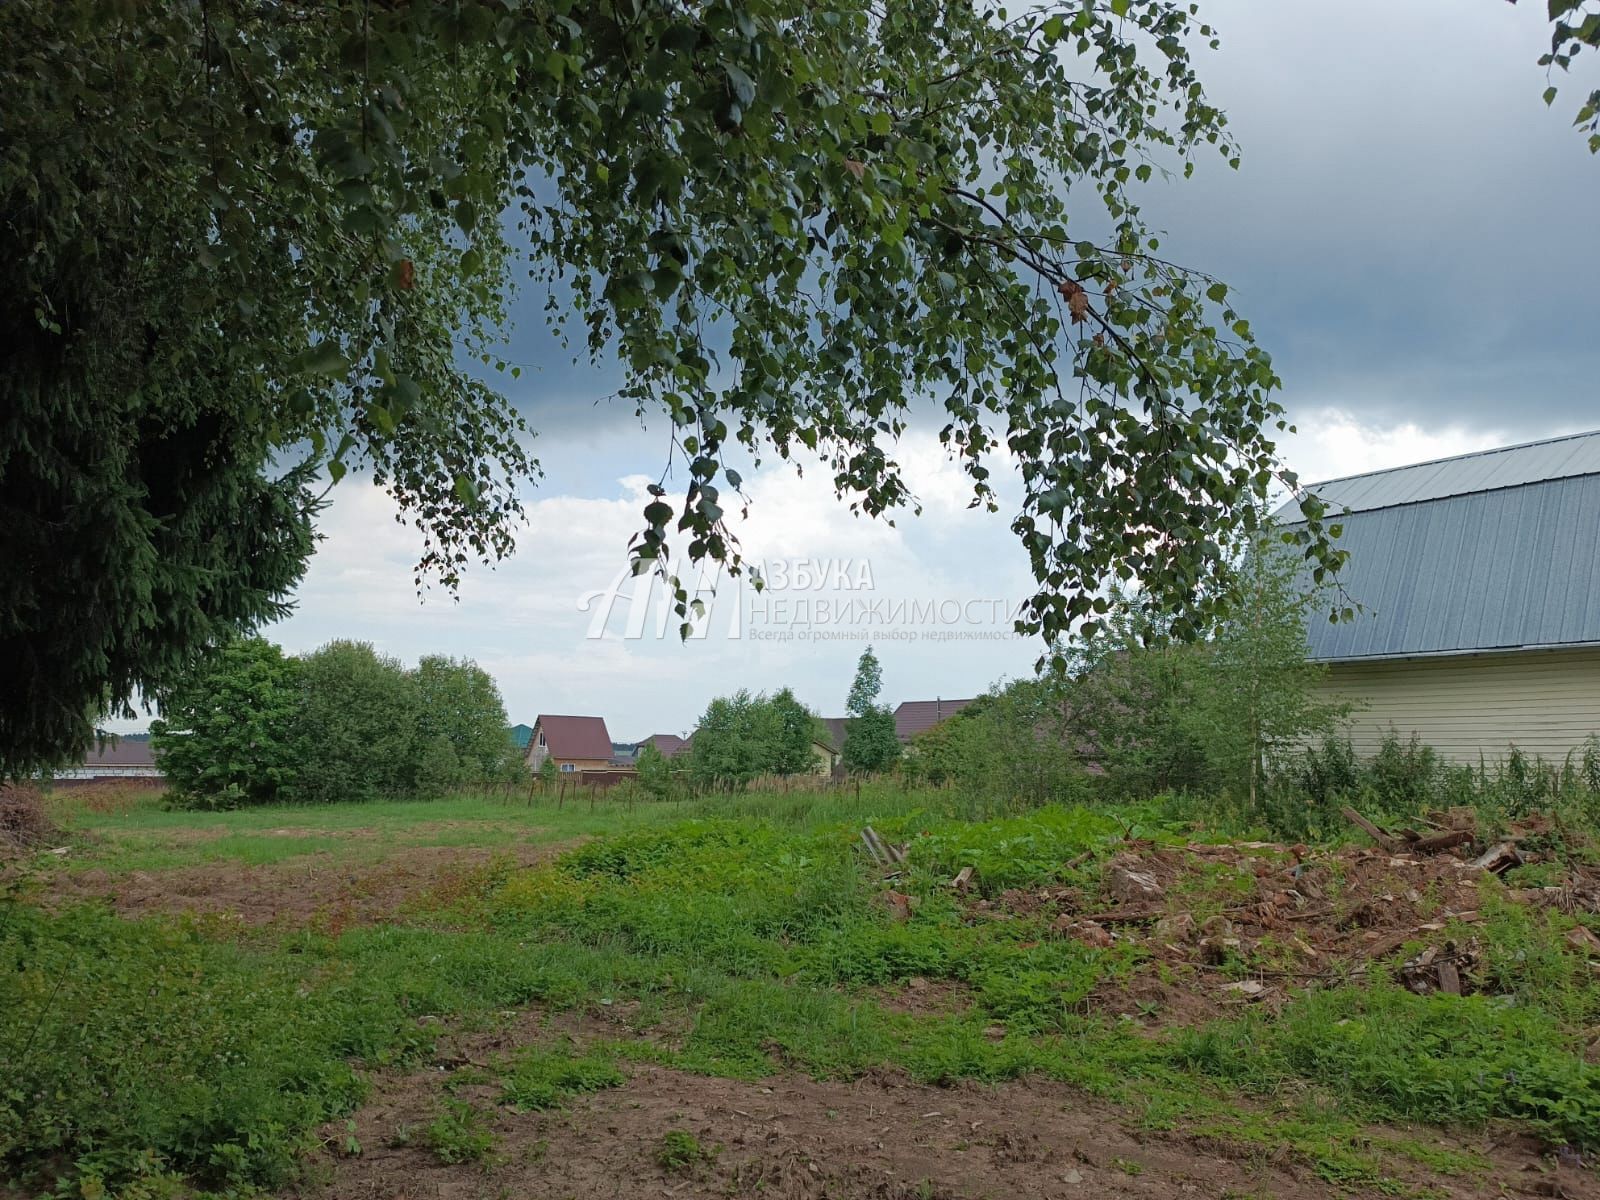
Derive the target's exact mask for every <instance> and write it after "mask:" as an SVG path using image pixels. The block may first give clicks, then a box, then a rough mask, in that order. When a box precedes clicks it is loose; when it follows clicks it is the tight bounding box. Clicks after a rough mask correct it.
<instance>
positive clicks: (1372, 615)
mask: <svg viewBox="0 0 1600 1200" xmlns="http://www.w3.org/2000/svg"><path fill="white" fill-rule="evenodd" d="M1596 442H1597V443H1600V437H1597V438H1596ZM1585 449H1587V447H1585ZM1411 469H1412V468H1401V470H1402V471H1408V470H1411ZM1569 469H1570V468H1569ZM1496 474H1498V472H1497V473H1496ZM1518 474H1525V473H1524V472H1519V473H1518ZM1482 486H1485V487H1489V488H1493V489H1494V490H1487V491H1484V490H1480V491H1472V492H1467V493H1465V494H1453V495H1443V496H1440V497H1438V498H1436V499H1426V500H1402V501H1398V502H1395V503H1392V504H1391V505H1390V506H1389V507H1381V508H1372V509H1368V510H1367V511H1358V512H1354V513H1352V514H1350V515H1348V516H1345V517H1342V518H1334V519H1336V520H1340V521H1341V522H1342V524H1343V525H1344V534H1343V536H1342V537H1341V538H1340V539H1339V541H1338V545H1339V546H1340V548H1342V549H1344V550H1347V551H1348V552H1349V554H1350V558H1349V561H1348V562H1347V563H1346V565H1345V568H1344V570H1343V571H1341V572H1340V577H1339V582H1340V585H1341V586H1342V587H1343V589H1344V591H1345V593H1346V594H1347V595H1348V597H1349V599H1350V600H1351V601H1353V602H1355V603H1357V604H1360V605H1363V606H1364V607H1365V609H1366V611H1365V612H1361V613H1358V614H1357V615H1356V618H1355V620H1353V621H1345V622H1340V623H1339V624H1331V623H1329V622H1327V621H1325V620H1320V619H1313V620H1312V621H1311V622H1310V628H1309V629H1308V631H1307V632H1308V637H1309V641H1310V648H1311V657H1312V658H1314V659H1318V660H1322V661H1329V660H1340V659H1363V658H1404V657H1410V656H1414V655H1429V654H1464V653H1473V652H1477V651H1489V650H1513V649H1530V648H1534V647H1555V646H1572V645H1588V644H1600V474H1581V475H1568V476H1566V477H1563V478H1554V479H1547V480H1543V481H1540V482H1520V483H1517V484H1513V485H1511V486H1506V485H1505V484H1504V483H1503V482H1491V480H1490V479H1487V478H1486V479H1484V480H1483V481H1482ZM1313 490H1318V491H1320V489H1319V488H1314V489H1313ZM1336 507H1337V506H1335V508H1336Z"/></svg>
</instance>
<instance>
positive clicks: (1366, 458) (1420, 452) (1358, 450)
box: [1279, 408, 1516, 483]
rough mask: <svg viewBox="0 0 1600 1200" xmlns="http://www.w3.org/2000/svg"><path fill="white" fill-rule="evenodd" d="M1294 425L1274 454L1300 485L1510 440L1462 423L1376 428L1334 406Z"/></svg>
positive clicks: (1410, 423) (1411, 423) (1412, 423)
mask: <svg viewBox="0 0 1600 1200" xmlns="http://www.w3.org/2000/svg"><path fill="white" fill-rule="evenodd" d="M1296 427H1297V429H1298V432H1297V433H1294V434H1291V435H1289V436H1288V437H1286V438H1285V439H1284V440H1283V441H1282V442H1281V443H1280V444H1279V451H1280V453H1281V454H1282V455H1283V457H1284V460H1285V461H1286V462H1287V463H1288V465H1289V466H1290V467H1292V468H1293V469H1294V470H1295V471H1296V473H1298V475H1299V476H1300V479H1301V481H1302V482H1303V483H1316V482H1319V481H1321V480H1325V479H1339V478H1342V477H1344V476H1346V475H1360V474H1363V473H1364V472H1367V471H1382V470H1386V469H1388V468H1390V467H1401V466H1405V465H1406V464H1408V463H1418V462H1427V461H1429V460H1430V459H1435V458H1448V457H1450V456H1451V455H1454V454H1471V453H1472V452H1473V451H1476V450H1488V449H1492V448H1493V447H1495V446H1504V445H1507V444H1508V443H1511V442H1514V441H1515V440H1516V439H1515V438H1514V437H1511V436H1508V435H1507V434H1506V433H1504V432H1502V431H1500V430H1495V429H1481V428H1479V429H1474V428H1469V427H1467V426H1464V425H1437V426H1434V427H1432V428H1424V427H1423V426H1421V425H1419V424H1417V423H1416V422H1415V421H1396V422H1395V423H1394V424H1392V425H1382V424H1379V423H1377V422H1375V421H1371V420H1365V421H1364V420H1360V419H1358V418H1357V417H1355V416H1353V415H1351V414H1350V413H1348V412H1346V411H1344V410H1342V409H1338V408H1321V409H1315V410H1313V411H1311V412H1310V413H1308V414H1306V415H1305V416H1303V417H1301V418H1300V420H1299V421H1298V422H1297V423H1296Z"/></svg>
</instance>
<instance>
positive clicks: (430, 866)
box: [41, 841, 578, 930]
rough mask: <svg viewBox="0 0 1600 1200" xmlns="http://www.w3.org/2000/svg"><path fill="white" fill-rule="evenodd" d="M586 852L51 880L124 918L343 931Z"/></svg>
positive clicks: (427, 856) (51, 885)
mask: <svg viewBox="0 0 1600 1200" xmlns="http://www.w3.org/2000/svg"><path fill="white" fill-rule="evenodd" d="M577 844H578V843H577V842H575V841H568V842H560V843H547V844H544V845H528V844H526V843H521V844H517V843H511V844H507V845H505V846H503V847H500V848H497V849H488V848H484V847H467V846H402V847H395V848H394V849H393V850H392V851H391V852H390V853H388V854H386V855H385V856H383V857H382V858H381V859H379V860H378V861H375V862H361V863H351V862H341V861H340V860H339V859H337V858H336V857H334V856H333V855H329V854H315V855H308V856H306V857H304V858H298V859H292V860H290V861H287V862H282V863H274V864H271V865H268V866H249V865H246V864H243V863H207V864H205V865H203V866H193V867H178V868H175V869H173V870H168V871H104V870H100V869H98V868H87V869H82V870H73V871H59V872H55V873H52V874H51V875H49V876H48V877H46V878H45V879H43V880H41V883H42V885H43V887H44V894H45V896H46V898H47V899H52V900H57V901H66V900H85V899H91V898H104V899H106V900H109V901H110V902H111V904H112V905H113V907H115V909H116V910H117V912H118V913H120V914H122V915H123V916H142V915H144V914H147V913H211V914H218V915H223V916H232V917H236V918H238V919H239V920H242V921H244V922H245V923H247V924H251V925H266V924H271V923H274V922H281V923H286V924H293V925H318V926H319V927H324V928H331V929H334V930H337V929H339V928H343V927H345V926H349V925H359V924H371V923H373V922H376V921H381V920H384V919H387V918H389V917H392V916H394V915H395V914H396V913H398V912H399V911H400V910H401V909H403V908H404V907H405V906H406V904H408V903H410V902H413V901H415V900H418V899H420V898H422V897H425V896H429V895H438V894H439V893H441V892H445V891H448V890H450V889H452V888H459V887H461V886H463V884H464V883H465V882H466V881H467V880H469V879H470V878H471V877H472V876H473V874H474V873H476V872H478V871H481V870H483V869H484V868H485V867H486V866H488V864H489V863H491V862H492V861H494V860H495V859H510V860H512V861H514V862H515V863H516V865H517V866H519V867H526V866H531V865H533V864H535V863H539V862H544V861H546V860H548V859H550V858H553V857H555V856H556V855H558V854H561V853H563V852H564V851H566V850H569V849H571V848H572V847H573V846H575V845H577Z"/></svg>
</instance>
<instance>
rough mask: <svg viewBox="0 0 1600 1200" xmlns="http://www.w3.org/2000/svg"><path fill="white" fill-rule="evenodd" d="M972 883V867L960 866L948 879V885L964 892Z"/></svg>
mask: <svg viewBox="0 0 1600 1200" xmlns="http://www.w3.org/2000/svg"><path fill="white" fill-rule="evenodd" d="M971 885H972V868H971V867H962V868H961V870H959V871H957V872H956V877H955V878H954V879H952V880H951V881H950V886H951V887H953V888H955V890H956V891H958V892H964V891H966V890H967V888H969V887H970V886H971Z"/></svg>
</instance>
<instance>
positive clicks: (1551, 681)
mask: <svg viewBox="0 0 1600 1200" xmlns="http://www.w3.org/2000/svg"><path fill="white" fill-rule="evenodd" d="M1323 690H1324V693H1325V694H1326V695H1328V696H1330V697H1333V698H1337V699H1341V700H1348V701H1352V702H1354V703H1356V704H1357V705H1358V707H1357V709H1356V710H1355V711H1354V712H1352V714H1351V716H1350V719H1349V725H1348V728H1349V734H1350V740H1351V742H1352V744H1353V745H1354V746H1355V749H1356V752H1357V753H1358V754H1361V755H1369V754H1371V753H1373V751H1375V750H1376V749H1377V748H1378V743H1379V742H1380V741H1381V740H1382V739H1383V735H1384V733H1385V732H1386V731H1387V730H1388V729H1389V728H1390V727H1393V728H1394V729H1395V730H1396V731H1397V732H1398V733H1399V734H1400V736H1401V737H1402V738H1408V737H1410V736H1411V734H1412V733H1413V732H1415V733H1416V734H1417V735H1418V736H1419V737H1420V738H1421V739H1422V740H1423V741H1424V742H1426V743H1427V744H1428V745H1430V746H1432V747H1434V749H1436V750H1438V751H1439V753H1440V754H1442V755H1444V756H1445V757H1446V758H1449V759H1452V760H1454V761H1456V762H1465V763H1469V764H1472V765H1476V764H1477V763H1478V760H1479V756H1480V754H1481V755H1482V757H1483V759H1484V761H1486V762H1491V763H1492V762H1495V761H1497V760H1498V759H1501V758H1503V757H1504V756H1505V754H1506V751H1507V750H1508V749H1509V748H1510V747H1511V746H1512V745H1516V746H1518V747H1520V748H1521V749H1522V751H1523V752H1524V753H1526V754H1529V755H1534V754H1537V755H1541V756H1543V757H1544V758H1546V759H1549V760H1552V761H1555V762H1559V761H1560V760H1562V759H1563V758H1565V757H1566V755H1567V752H1568V751H1569V750H1574V749H1578V748H1580V747H1581V746H1582V745H1583V741H1584V739H1585V738H1586V737H1588V736H1589V734H1590V733H1600V649H1596V650H1552V651H1526V652H1523V653H1518V654H1485V655H1473V656H1470V657H1451V658H1423V659H1408V660H1404V661H1395V662H1383V663H1345V664H1335V665H1333V666H1332V668H1331V669H1330V670H1329V672H1328V677H1327V680H1326V682H1325V683H1324V684H1323Z"/></svg>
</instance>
